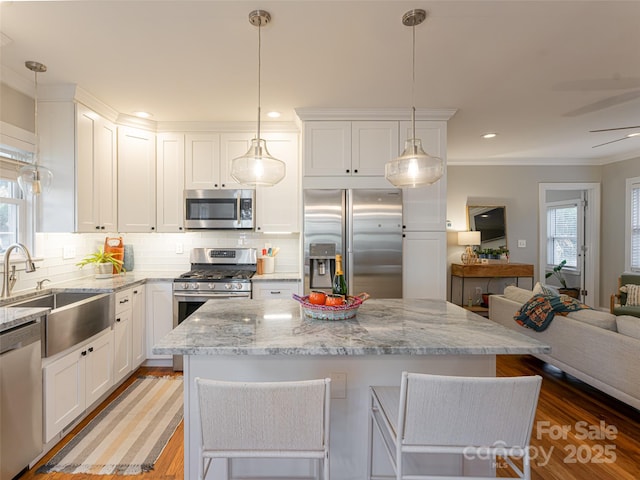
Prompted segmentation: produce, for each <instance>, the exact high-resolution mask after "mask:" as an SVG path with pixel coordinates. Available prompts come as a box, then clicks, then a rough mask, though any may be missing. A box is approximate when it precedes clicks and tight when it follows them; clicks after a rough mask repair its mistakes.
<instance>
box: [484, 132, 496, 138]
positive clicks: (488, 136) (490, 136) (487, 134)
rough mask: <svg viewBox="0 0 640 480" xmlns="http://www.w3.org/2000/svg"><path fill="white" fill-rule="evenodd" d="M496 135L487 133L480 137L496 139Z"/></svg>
mask: <svg viewBox="0 0 640 480" xmlns="http://www.w3.org/2000/svg"><path fill="white" fill-rule="evenodd" d="M497 136H498V134H497V133H493V132H489V133H485V134H483V135H482V138H495V137H497Z"/></svg>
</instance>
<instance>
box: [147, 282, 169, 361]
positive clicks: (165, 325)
mask: <svg viewBox="0 0 640 480" xmlns="http://www.w3.org/2000/svg"><path fill="white" fill-rule="evenodd" d="M146 287H147V292H146V297H147V312H146V313H147V315H146V317H147V358H148V359H152V360H154V359H155V360H159V359H169V358H171V355H155V354H154V353H153V352H152V349H153V346H154V345H155V344H156V343H158V341H159V340H160V339H161V338H162V337H164V336H165V335H166V334H167V333H169V332H170V331H171V330H173V296H172V295H173V294H172V288H171V287H172V282H151V283H147V285H146Z"/></svg>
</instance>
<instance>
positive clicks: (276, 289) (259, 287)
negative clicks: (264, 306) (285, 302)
mask: <svg viewBox="0 0 640 480" xmlns="http://www.w3.org/2000/svg"><path fill="white" fill-rule="evenodd" d="M252 289H253V290H252V292H251V296H252V298H254V299H256V300H265V299H269V298H286V299H290V298H291V295H293V294H294V293H295V294H296V295H297V294H299V290H300V282H282V281H273V282H272V281H262V280H260V281H256V282H253V284H252Z"/></svg>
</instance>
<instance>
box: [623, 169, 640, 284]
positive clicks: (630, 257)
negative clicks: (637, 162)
mask: <svg viewBox="0 0 640 480" xmlns="http://www.w3.org/2000/svg"><path fill="white" fill-rule="evenodd" d="M626 211H627V215H626V224H627V225H626V231H627V235H626V248H625V251H626V252H627V255H626V259H625V260H626V262H625V263H626V269H627V270H629V271H632V272H640V177H635V178H629V179H627V209H626Z"/></svg>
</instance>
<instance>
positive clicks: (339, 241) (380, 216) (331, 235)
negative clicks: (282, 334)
mask: <svg viewBox="0 0 640 480" xmlns="http://www.w3.org/2000/svg"><path fill="white" fill-rule="evenodd" d="M303 229H304V270H305V278H304V280H305V281H304V289H305V294H307V293H309V291H310V290H325V291H328V290H330V289H331V283H330V282H331V279H332V278H333V274H334V272H335V254H341V255H342V265H343V268H344V271H345V276H346V279H347V287H348V289H349V295H357V294H359V293H362V292H367V293H368V294H369V295H371V296H372V297H373V298H402V190H400V189H347V190H338V189H307V190H305V191H304V227H303Z"/></svg>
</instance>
